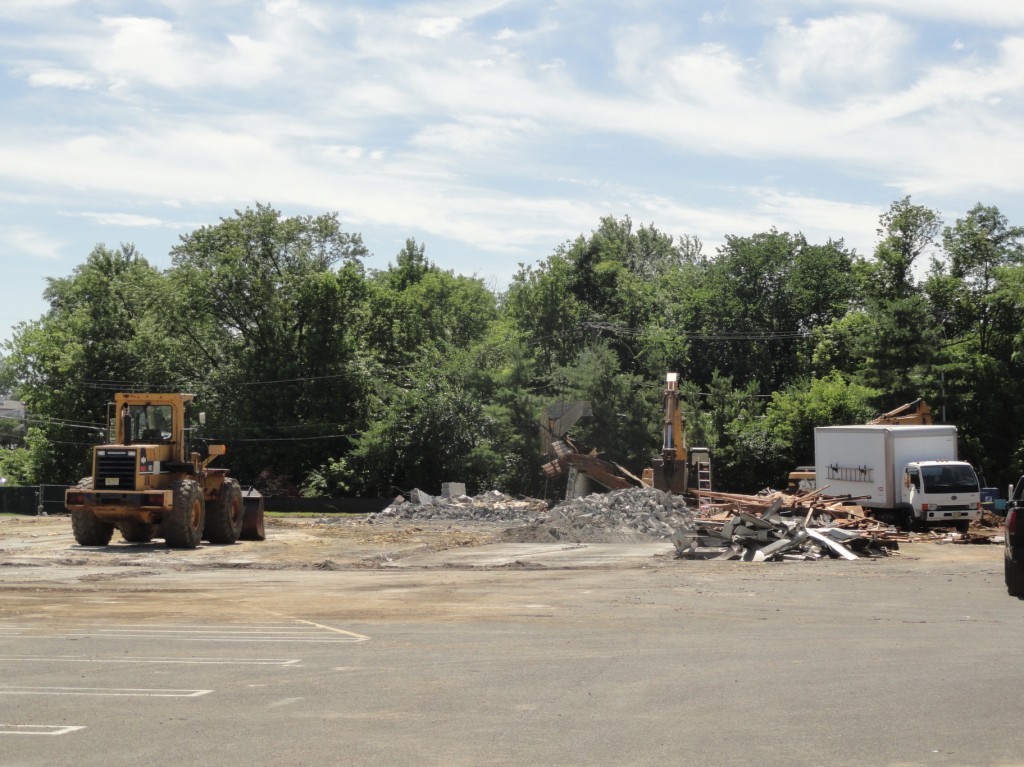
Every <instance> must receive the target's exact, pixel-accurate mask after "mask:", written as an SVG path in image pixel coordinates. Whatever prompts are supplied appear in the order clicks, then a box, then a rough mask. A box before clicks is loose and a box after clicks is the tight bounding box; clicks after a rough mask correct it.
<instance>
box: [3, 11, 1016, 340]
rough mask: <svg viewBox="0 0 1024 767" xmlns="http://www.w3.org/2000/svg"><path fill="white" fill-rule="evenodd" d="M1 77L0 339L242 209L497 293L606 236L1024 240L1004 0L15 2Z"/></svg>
mask: <svg viewBox="0 0 1024 767" xmlns="http://www.w3.org/2000/svg"><path fill="white" fill-rule="evenodd" d="M0 65H2V66H0V99H2V109H0V136H2V141H0V266H2V269H0V275H2V279H3V288H4V300H3V304H2V306H0V339H4V338H8V337H9V336H10V332H11V330H10V329H11V326H12V325H14V324H15V323H17V322H19V321H24V320H31V319H36V318H38V317H39V316H40V315H41V314H42V313H43V312H44V311H45V309H46V305H45V303H44V302H43V300H42V291H43V289H44V287H45V279H46V278H47V277H62V276H67V275H69V274H71V272H72V270H73V269H74V268H75V266H76V265H78V264H80V263H82V261H83V260H84V259H85V258H86V256H87V255H88V254H89V252H90V251H91V250H92V248H93V247H94V246H95V245H96V244H98V243H105V244H106V245H107V246H110V247H116V246H117V245H118V244H120V243H134V244H135V245H136V246H137V247H138V249H139V250H140V251H141V252H142V253H143V254H144V255H145V256H146V258H147V259H148V260H149V261H150V262H151V263H153V264H154V265H156V266H158V267H161V268H164V267H167V266H169V265H170V259H169V255H168V254H169V251H170V249H171V248H172V247H173V246H174V245H175V244H176V243H177V242H178V238H179V237H180V236H181V235H183V234H187V233H188V232H190V231H192V230H193V229H195V228H197V227H199V226H202V225H205V224H214V223H216V222H217V221H218V220H219V219H220V218H222V217H230V216H231V215H233V212H234V210H236V209H241V208H245V207H247V206H251V205H253V204H254V203H255V202H257V201H259V202H261V203H269V204H271V205H273V206H274V207H275V208H277V209H279V210H281V211H282V212H283V213H285V214H287V215H299V214H302V215H305V214H318V213H322V212H337V213H338V215H339V219H340V221H341V223H342V226H343V228H345V229H346V230H348V231H354V232H360V233H362V235H363V237H364V240H365V242H366V244H367V246H368V247H369V249H370V251H371V252H372V253H373V254H374V255H373V257H371V258H369V259H367V261H366V264H367V266H368V267H370V268H378V269H382V268H385V267H386V266H387V265H388V263H389V262H390V261H392V260H393V258H394V256H395V254H396V253H397V252H398V251H399V250H400V249H401V247H402V245H403V243H404V241H405V239H406V238H407V237H415V238H416V239H417V240H419V241H420V242H422V243H424V244H425V245H426V253H427V257H428V258H430V259H431V260H432V261H434V262H435V263H437V264H439V265H440V266H442V267H444V268H446V269H452V270H454V271H456V272H458V273H462V274H472V275H476V276H479V277H481V278H483V279H484V280H485V281H486V282H487V283H488V284H489V285H491V286H492V287H495V288H499V289H500V288H501V287H502V286H504V285H505V284H506V283H507V282H508V280H509V278H510V277H511V276H512V275H513V274H514V273H515V272H516V270H517V268H518V264H520V263H527V264H532V263H535V262H537V261H538V260H541V259H543V258H545V257H546V256H548V255H550V254H551V252H552V251H553V250H554V249H555V248H556V247H557V246H558V245H559V244H560V243H562V242H564V241H565V240H568V239H572V238H574V237H576V236H577V235H579V234H581V233H588V232H590V231H591V230H592V229H594V228H595V227H596V226H597V224H598V221H599V219H600V218H601V216H605V215H614V216H616V217H620V216H625V215H629V216H630V217H631V218H632V219H633V221H634V222H635V223H637V224H640V223H653V224H654V225H655V226H657V227H658V228H659V229H660V230H661V231H664V232H667V233H669V234H674V235H684V234H686V235H694V236H697V237H699V238H700V239H701V240H703V242H704V244H705V252H706V253H708V254H713V253H714V252H715V247H716V246H717V245H718V244H719V243H721V242H722V240H723V238H724V236H725V235H728V234H736V235H747V234H753V233H756V232H762V231H766V230H767V229H769V228H771V227H773V226H774V227H777V228H778V229H780V230H784V231H790V232H797V231H801V232H803V233H804V234H805V235H806V236H807V237H808V239H810V240H811V241H813V242H823V241H825V240H827V239H828V238H834V239H837V238H844V239H845V241H846V243H847V244H848V245H850V246H852V247H854V248H856V249H857V251H858V252H859V253H862V254H865V255H869V254H870V253H871V252H872V250H873V248H874V245H875V241H876V234H875V230H876V228H877V222H878V216H879V214H880V213H882V212H884V211H885V210H886V209H887V208H888V206H889V204H890V203H891V202H892V201H894V200H897V199H901V198H902V197H903V196H904V195H908V194H909V195H911V196H912V198H913V200H914V202H916V203H919V204H922V205H927V206H928V207H931V208H934V209H936V210H938V211H939V212H940V214H942V216H943V218H944V220H945V221H946V223H950V224H951V223H953V222H954V221H955V220H956V219H957V218H958V217H962V216H963V215H964V214H965V213H966V212H967V211H968V210H969V209H970V208H971V207H972V206H973V205H974V204H975V203H977V202H983V203H984V204H986V205H995V206H997V207H999V208H1000V210H1001V211H1002V212H1003V213H1004V214H1005V215H1006V216H1008V218H1009V219H1010V223H1011V224H1014V225H1021V224H1024V196H1022V194H1021V193H1022V191H1024V119H1022V118H1024V114H1022V113H1024V106H1022V105H1024V99H1022V95H1024V3H1020V2H1015V1H1013V0H972V2H970V3H968V2H964V1H963V0H929V1H928V2H923V1H921V2H911V1H909V0H849V1H848V2H830V1H827V0H737V1H735V2H675V3H666V2H653V1H647V0H632V1H627V0H622V1H621V2H600V1H599V0H597V1H595V0H589V1H588V2H583V1H582V0H518V1H517V0H508V1H503V0H451V1H450V2H444V1H441V2H422V3H411V2H410V3H406V2H380V1H379V0H378V1H376V2H346V3H334V2H326V1H325V0H264V1H263V2H259V1H258V0H202V1H201V2H200V1H199V0H163V1H162V2H160V1H153V2H145V1H143V0H133V1H131V2H128V1H127V0H93V1H92V2H84V1H81V2H79V1H76V0H4V2H3V3H0Z"/></svg>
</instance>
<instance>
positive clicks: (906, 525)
mask: <svg viewBox="0 0 1024 767" xmlns="http://www.w3.org/2000/svg"><path fill="white" fill-rule="evenodd" d="M916 521H917V520H915V519H914V511H913V509H904V510H903V513H902V514H901V515H900V529H901V530H903V532H905V533H909V532H912V531H913V529H914V524H915V522H916Z"/></svg>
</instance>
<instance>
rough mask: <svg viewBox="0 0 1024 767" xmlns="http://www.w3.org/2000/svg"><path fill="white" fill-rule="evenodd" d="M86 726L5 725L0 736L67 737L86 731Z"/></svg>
mask: <svg viewBox="0 0 1024 767" xmlns="http://www.w3.org/2000/svg"><path fill="white" fill-rule="evenodd" d="M84 729H85V726H84V725H71V724H3V723H0V735H67V734H68V733H69V732H78V731H79V730H84Z"/></svg>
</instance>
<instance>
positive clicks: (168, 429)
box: [121, 404, 174, 444]
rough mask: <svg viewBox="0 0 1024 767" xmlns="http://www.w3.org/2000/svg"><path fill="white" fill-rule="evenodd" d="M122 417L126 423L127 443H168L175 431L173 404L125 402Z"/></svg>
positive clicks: (125, 434)
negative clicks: (132, 403) (131, 403)
mask: <svg viewBox="0 0 1024 767" xmlns="http://www.w3.org/2000/svg"><path fill="white" fill-rule="evenodd" d="M121 419H122V421H123V423H124V426H123V431H124V436H125V440H124V442H125V444H130V443H136V442H144V443H146V444H152V443H167V442H170V441H171V438H172V436H173V433H174V432H173V429H174V410H173V408H172V407H171V405H153V404H145V405H128V404H125V405H124V406H123V407H122V412H121Z"/></svg>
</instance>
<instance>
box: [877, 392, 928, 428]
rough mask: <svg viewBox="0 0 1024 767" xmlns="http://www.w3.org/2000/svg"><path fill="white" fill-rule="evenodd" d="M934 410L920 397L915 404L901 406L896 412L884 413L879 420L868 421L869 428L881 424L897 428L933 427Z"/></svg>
mask: <svg viewBox="0 0 1024 767" xmlns="http://www.w3.org/2000/svg"><path fill="white" fill-rule="evenodd" d="M931 423H932V410H931V408H930V407H928V403H927V402H925V401H924V400H923V399H921V398H920V397H918V398H917V399H916V400H914V401H913V402H908V403H907V404H906V405H900V406H899V407H898V408H896V409H895V410H890V411H889V412H888V413H882V414H881V415H880V416H878V417H877V418H874V419H872V420H870V421H868V425H869V426H876V425H879V424H894V425H897V426H931Z"/></svg>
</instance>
